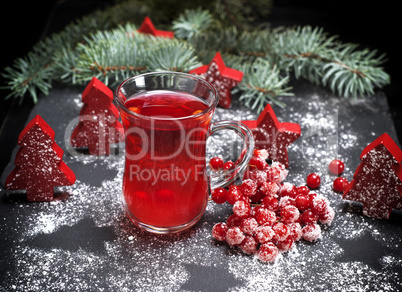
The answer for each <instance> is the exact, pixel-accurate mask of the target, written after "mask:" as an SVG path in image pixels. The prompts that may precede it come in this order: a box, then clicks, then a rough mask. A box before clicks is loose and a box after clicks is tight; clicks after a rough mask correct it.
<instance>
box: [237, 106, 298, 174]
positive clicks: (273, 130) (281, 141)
mask: <svg viewBox="0 0 402 292" xmlns="http://www.w3.org/2000/svg"><path fill="white" fill-rule="evenodd" d="M242 123H243V124H245V125H246V126H247V127H249V128H250V130H251V131H252V132H253V136H254V141H255V149H265V150H267V152H268V157H269V158H270V159H272V160H274V161H277V162H280V163H282V164H283V165H285V167H286V168H288V167H289V158H288V150H287V147H288V146H289V145H290V144H291V143H293V142H294V141H296V139H297V138H299V137H300V135H301V129H300V125H299V124H296V123H280V122H279V121H278V119H277V117H276V115H275V112H274V110H273V109H272V107H271V105H270V104H267V105H266V106H265V108H264V110H263V111H262V112H261V113H260V115H259V116H258V119H257V120H245V121H242Z"/></svg>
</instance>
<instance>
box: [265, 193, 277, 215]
mask: <svg viewBox="0 0 402 292" xmlns="http://www.w3.org/2000/svg"><path fill="white" fill-rule="evenodd" d="M261 203H262V206H263V207H265V208H267V209H268V210H271V211H274V212H276V211H277V210H278V208H279V202H278V199H277V198H275V197H272V196H266V197H264V198H263V199H262V201H261Z"/></svg>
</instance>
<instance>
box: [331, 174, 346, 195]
mask: <svg viewBox="0 0 402 292" xmlns="http://www.w3.org/2000/svg"><path fill="white" fill-rule="evenodd" d="M348 184H349V182H348V180H347V179H346V178H344V177H337V178H336V179H335V180H334V183H333V187H334V191H335V192H340V193H343V191H344V190H345V187H346V186H347V185H348Z"/></svg>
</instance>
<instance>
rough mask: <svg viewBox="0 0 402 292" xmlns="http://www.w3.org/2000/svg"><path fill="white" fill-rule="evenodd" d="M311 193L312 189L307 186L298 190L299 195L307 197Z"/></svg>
mask: <svg viewBox="0 0 402 292" xmlns="http://www.w3.org/2000/svg"><path fill="white" fill-rule="evenodd" d="M309 192H310V189H309V188H308V187H306V186H299V187H297V188H296V193H297V195H302V194H303V195H307V194H308V193H309Z"/></svg>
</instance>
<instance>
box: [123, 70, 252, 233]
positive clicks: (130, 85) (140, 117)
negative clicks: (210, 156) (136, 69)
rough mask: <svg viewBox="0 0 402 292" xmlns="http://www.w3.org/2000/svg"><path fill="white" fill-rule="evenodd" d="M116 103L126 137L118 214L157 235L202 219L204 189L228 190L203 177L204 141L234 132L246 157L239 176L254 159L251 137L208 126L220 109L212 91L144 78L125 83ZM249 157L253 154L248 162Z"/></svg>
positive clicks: (185, 79)
mask: <svg viewBox="0 0 402 292" xmlns="http://www.w3.org/2000/svg"><path fill="white" fill-rule="evenodd" d="M116 102H117V104H118V105H119V110H120V114H121V118H122V122H123V126H124V129H125V149H126V154H125V156H126V159H125V168H124V176H123V206H124V208H125V210H126V213H127V214H128V216H129V217H130V219H131V220H132V221H133V222H134V223H135V224H136V225H138V226H140V227H141V228H143V229H145V230H148V231H151V232H155V233H165V234H166V233H173V232H178V231H181V230H184V229H187V228H189V227H191V226H193V225H194V224H195V223H197V222H198V221H199V219H200V218H201V217H202V215H203V214H204V212H205V209H206V206H207V203H208V197H209V189H210V188H215V187H217V186H224V185H227V184H229V183H231V182H232V181H233V180H234V179H235V176H232V177H231V179H227V178H226V177H222V176H220V177H219V178H218V179H215V180H211V179H210V178H209V177H208V176H207V166H206V161H205V154H206V141H207V138H208V136H209V135H211V134H212V133H213V132H215V131H219V130H222V129H226V130H227V129H231V130H234V131H236V132H237V133H238V134H239V135H240V136H241V137H242V138H243V140H244V147H243V148H244V153H247V155H243V156H242V157H241V158H239V161H238V165H237V167H236V169H235V170H234V171H236V173H238V172H241V171H242V169H244V168H245V166H246V165H247V163H248V159H249V157H250V155H251V154H252V148H253V139H252V134H251V132H250V131H249V130H248V129H247V128H246V127H245V126H243V125H241V124H239V123H235V122H230V121H225V122H218V123H214V124H212V125H211V118H212V115H213V113H214V110H215V108H216V105H217V103H218V95H217V92H216V90H215V89H214V88H213V86H212V85H210V84H209V83H207V82H206V81H204V80H203V79H201V78H199V77H196V76H192V75H188V74H184V73H173V72H159V73H148V74H143V75H139V76H137V77H132V78H130V79H128V80H126V81H125V82H123V83H122V84H121V85H120V86H119V88H118V89H117V91H116ZM249 152H250V154H248V153H249Z"/></svg>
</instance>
